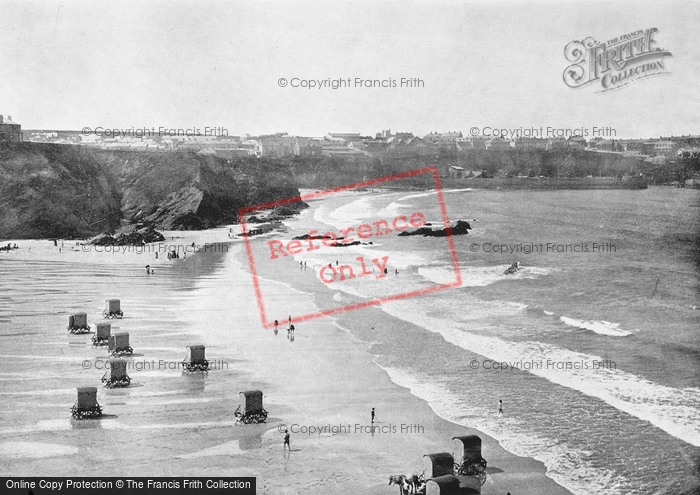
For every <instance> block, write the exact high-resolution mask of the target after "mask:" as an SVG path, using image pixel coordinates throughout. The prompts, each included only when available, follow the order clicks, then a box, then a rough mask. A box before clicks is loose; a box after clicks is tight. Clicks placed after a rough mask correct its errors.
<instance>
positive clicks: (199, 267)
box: [0, 187, 700, 495]
mask: <svg viewBox="0 0 700 495" xmlns="http://www.w3.org/2000/svg"><path fill="white" fill-rule="evenodd" d="M307 202H308V203H309V205H310V208H308V209H306V210H304V211H303V212H302V213H301V214H300V215H297V216H296V217H294V218H291V219H288V220H285V222H284V225H283V228H282V229H281V230H279V229H278V230H277V231H275V232H272V233H268V234H264V235H261V236H259V237H252V238H251V241H252V242H251V245H252V246H253V249H252V253H251V254H253V257H251V258H250V259H251V260H253V258H255V259H257V260H262V259H263V257H265V256H267V257H268V258H269V257H270V256H271V255H270V250H269V249H268V248H269V242H270V241H272V240H274V239H282V240H284V241H285V242H287V241H288V240H290V239H291V238H292V237H295V236H302V235H304V234H306V233H308V232H310V231H313V230H316V231H319V233H321V234H323V233H325V231H328V232H336V233H338V232H339V230H340V229H347V228H348V227H354V228H355V229H357V228H358V227H359V226H360V225H362V224H365V223H369V224H370V226H371V227H373V226H374V222H379V221H381V220H386V221H387V225H389V227H390V229H391V230H392V232H391V233H386V230H385V229H384V228H382V229H381V230H380V232H382V235H377V231H376V229H375V228H372V236H371V237H368V238H366V239H359V240H360V241H361V242H362V243H364V244H359V245H353V246H347V247H327V246H323V244H322V243H321V242H320V241H318V240H316V241H315V244H314V245H316V246H319V249H313V250H311V251H309V250H307V249H308V247H309V246H308V241H302V242H301V243H300V244H301V247H302V248H303V249H302V250H301V251H299V252H297V254H294V255H291V254H290V255H289V256H288V257H285V259H286V261H287V262H291V257H292V256H293V258H294V262H295V263H297V264H298V265H299V267H300V269H299V273H300V274H303V275H304V280H305V281H306V283H305V284H299V283H297V282H296V281H291V282H290V284H291V285H292V286H293V287H294V288H295V289H296V290H301V291H307V292H309V294H312V295H314V294H315V295H316V296H318V295H323V296H324V297H317V298H316V301H317V307H318V309H319V310H325V311H331V312H334V313H333V315H332V318H333V319H334V321H335V324H336V325H337V326H338V327H340V328H342V329H345V330H347V331H348V332H351V333H354V334H355V335H356V336H357V337H358V338H359V339H361V340H363V341H365V342H366V343H367V352H369V353H370V354H371V355H372V356H373V359H374V360H375V362H376V363H377V365H379V366H380V367H382V368H383V369H384V370H386V372H387V374H388V375H389V377H390V378H391V380H393V381H394V382H395V383H396V384H397V385H400V386H402V387H406V388H408V389H409V390H410V392H411V393H412V394H414V395H415V396H417V397H420V398H422V399H424V400H425V401H426V402H427V403H428V404H429V405H430V407H431V408H432V409H433V410H434V411H435V413H436V414H437V415H439V416H440V417H442V418H445V419H447V420H449V421H452V422H454V423H457V424H461V425H466V426H469V427H473V428H476V429H478V430H480V431H482V432H484V433H485V434H487V435H490V436H492V437H493V438H495V439H496V440H498V441H499V442H500V443H501V445H502V446H503V447H504V448H505V449H507V450H509V451H511V452H513V453H515V454H518V455H522V456H528V457H532V458H535V459H538V460H539V461H541V462H542V463H543V464H544V465H545V467H546V470H547V474H548V476H550V477H551V478H552V479H554V480H555V481H556V482H558V483H559V484H561V485H562V486H564V487H566V488H567V489H569V490H570V491H571V492H573V493H575V494H581V495H583V494H592V493H595V494H602V495H617V494H640V495H641V494H644V495H649V494H659V495H662V494H663V495H678V494H689V493H698V487H700V339H699V338H698V329H699V328H700V291H699V288H700V278H699V277H698V275H699V271H698V268H699V260H700V253H699V246H700V239H699V233H700V191H697V190H684V189H674V188H662V187H651V188H649V189H647V190H604V191H603V190H601V191H597V190H585V191H573V190H564V191H502V190H478V189H477V190H470V189H459V190H445V191H439V190H431V191H407V190H402V191H400V190H389V189H375V190H373V191H353V190H349V191H343V192H338V191H334V192H330V193H328V194H324V195H322V196H319V197H318V198H316V199H309V200H308V201H307ZM415 213H420V214H422V215H423V216H424V217H425V221H426V222H428V223H430V227H431V228H434V229H438V228H442V227H443V226H444V223H445V221H449V222H450V224H451V225H455V224H456V222H457V221H458V220H464V221H467V222H468V223H469V224H470V226H471V230H470V231H469V233H468V234H467V235H460V236H453V237H451V238H450V237H423V236H407V237H404V236H398V235H397V231H396V230H395V229H394V226H393V221H394V219H398V221H397V226H398V227H399V228H402V227H404V226H406V225H407V224H406V220H408V219H410V217H411V215H412V214H415ZM403 217H406V218H405V219H403ZM235 228H237V227H234V229H235ZM407 230H409V231H411V230H414V229H413V227H410V226H409V227H408V229H407ZM228 231H229V229H228V228H224V229H218V230H212V231H205V232H199V233H189V234H188V235H187V236H181V237H179V238H178V236H179V235H180V234H178V233H166V234H167V236H168V239H167V240H168V242H170V243H173V244H178V245H180V244H182V245H187V244H189V243H191V242H192V241H193V239H195V240H196V241H197V242H198V243H203V242H204V241H206V240H208V239H211V240H212V241H214V240H221V239H224V240H227V239H228V238H229V237H228V234H229V232H228ZM349 233H350V234H351V235H353V234H352V231H351V232H349ZM193 236H194V237H193ZM356 238H357V237H356ZM239 241H240V239H239ZM18 242H19V241H18ZM370 243H371V244H370ZM19 244H21V245H22V246H21V247H22V249H25V250H28V249H29V248H31V249H32V250H31V251H30V252H29V253H27V252H25V251H22V253H23V254H22V258H21V259H20V258H17V257H16V256H17V255H14V254H12V253H4V254H0V274H1V276H0V290H1V293H0V378H1V380H0V398H1V399H2V400H3V403H4V406H3V408H1V409H0V420H1V422H2V427H0V433H2V435H3V437H5V436H6V435H7V437H6V438H7V439H10V440H12V441H7V442H3V443H2V444H1V445H0V458H3V459H5V458H6V459H14V461H13V462H16V459H17V456H19V457H20V459H26V460H27V462H29V461H30V460H32V459H36V456H37V455H39V456H42V457H47V458H49V457H50V458H56V457H57V456H65V458H66V459H70V458H71V457H70V456H74V455H76V451H77V450H76V449H77V448H78V447H81V445H83V444H84V445H88V443H85V442H98V444H99V443H100V442H105V441H107V442H118V441H119V439H120V438H121V437H120V435H121V433H120V432H123V431H126V430H125V429H129V428H132V429H133V428H141V430H139V431H143V433H144V435H146V439H145V440H144V441H142V442H141V443H140V444H139V448H140V449H142V451H141V452H142V455H141V456H139V457H138V462H139V463H143V464H144V465H146V466H147V465H148V463H149V462H155V460H156V459H160V458H161V457H162V452H161V450H159V448H160V447H158V446H159V445H161V444H163V442H165V440H163V439H161V438H160V437H159V435H161V434H165V433H167V431H168V428H178V427H179V426H178V425H180V424H182V423H187V424H189V423H192V421H193V420H192V417H193V413H192V411H189V409H187V408H188V407H189V406H188V404H189V402H188V401H195V400H198V401H201V400H207V401H209V402H210V403H211V404H212V408H211V410H210V411H207V415H206V417H200V416H198V420H197V421H200V422H202V424H212V425H214V424H220V417H221V415H222V414H224V413H225V411H226V410H228V409H227V407H228V405H227V404H225V403H224V402H225V401H222V400H221V397H222V394H224V395H226V394H225V391H227V390H229V388H230V385H229V384H228V382H227V380H232V379H234V378H235V373H234V371H233V370H228V371H227V370H222V371H220V372H219V374H212V378H211V379H210V380H208V381H207V382H206V383H205V382H202V383H198V382H194V381H193V382H192V383H188V384H187V386H185V385H183V384H182V383H181V382H182V376H181V373H180V371H178V370H176V371H173V372H170V371H169V370H166V371H165V372H163V371H160V370H154V371H148V372H143V373H141V375H139V376H146V375H147V376H148V377H151V378H152V380H141V382H143V383H136V384H135V385H134V387H133V390H132V396H134V397H137V398H139V397H140V402H139V403H138V404H137V405H132V404H126V405H125V401H124V399H123V397H122V395H121V392H109V391H107V392H102V393H103V394H104V403H103V406H105V407H106V408H107V410H109V411H112V412H114V411H117V412H118V413H121V414H120V417H119V418H118V420H112V421H111V422H103V423H104V426H102V427H101V428H102V430H97V429H94V428H93V429H91V430H89V431H88V430H85V431H84V432H82V433H83V434H84V436H81V437H80V438H84V440H81V442H82V443H81V444H80V445H78V446H72V445H71V446H65V445H63V444H62V443H60V442H58V441H56V442H54V443H52V440H51V438H53V437H52V435H55V432H56V431H58V430H63V429H70V428H75V426H71V423H70V422H69V421H68V419H67V418H68V414H69V413H68V408H67V406H66V404H70V403H72V402H73V401H74V397H75V386H78V385H90V384H92V385H94V384H95V383H98V381H99V376H101V375H102V373H103V370H101V369H100V370H94V369H87V370H83V369H81V367H80V366H79V359H84V356H88V357H89V356H100V355H102V354H104V351H101V350H93V349H92V348H91V346H90V344H89V342H88V339H87V338H85V337H84V336H83V337H80V336H76V337H70V338H66V337H65V332H66V331H65V325H66V324H67V317H68V315H69V314H70V313H71V311H74V310H76V309H82V308H84V309H86V310H87V311H88V312H89V313H90V314H91V315H92V314H95V313H98V312H99V311H101V308H102V307H103V305H104V299H106V298H108V297H112V296H114V295H119V294H122V295H124V297H125V298H127V299H128V301H127V302H128V304H127V307H125V308H124V309H125V313H127V314H126V315H125V318H124V320H113V324H114V326H113V330H119V329H128V330H130V331H131V332H132V334H133V336H134V337H133V338H134V341H135V342H136V344H135V345H136V346H137V347H138V352H140V353H142V354H143V355H145V356H146V357H148V356H151V355H158V356H160V357H162V358H163V359H165V360H166V361H168V362H177V361H178V360H181V359H182V357H183V356H184V349H185V346H186V345H188V344H190V343H191V339H192V337H191V336H190V332H191V328H192V327H193V326H194V327H196V329H197V330H201V331H202V332H203V335H204V334H205V333H206V332H207V331H208V330H207V329H206V328H200V327H201V325H199V326H197V325H198V324H197V322H196V321H195V322H194V323H193V322H192V321H190V320H191V319H192V318H194V317H196V315H188V314H184V312H183V311H182V309H181V308H182V307H185V306H187V307H190V306H192V305H200V302H197V301H199V299H197V298H196V295H197V294H196V292H197V290H201V289H202V287H204V288H209V289H210V290H211V291H214V292H216V291H220V292H221V294H224V293H227V292H226V291H227V290H228V289H227V287H228V286H230V281H229V280H221V277H220V276H219V275H217V273H218V271H222V270H223V269H222V265H221V263H222V262H230V261H231V260H230V259H229V257H230V254H231V253H229V255H226V256H224V254H222V255H217V256H214V257H203V256H193V255H190V256H188V257H187V258H186V259H182V260H179V261H180V262H179V263H170V262H169V261H167V260H163V259H162V256H161V258H158V259H155V257H154V254H153V253H151V254H149V255H148V259H149V260H150V263H151V265H152V267H155V270H156V274H155V275H154V276H150V275H149V276H147V275H146V274H145V270H144V268H143V262H142V260H143V259H145V258H144V257H143V256H140V255H138V254H134V255H128V256H127V255H124V256H121V255H115V256H114V257H113V258H108V259H110V260H112V261H109V262H108V263H107V262H105V259H107V258H106V257H105V256H106V255H105V254H104V253H95V252H89V253H84V252H81V251H84V248H83V246H80V245H77V244H75V243H71V244H69V243H67V242H66V244H65V246H61V245H60V244H59V245H58V246H53V245H52V244H51V243H49V242H48V241H24V242H19ZM57 250H60V251H59V252H57ZM222 260H223V261H222ZM372 260H376V262H375V261H372ZM384 260H385V261H384ZM245 261H246V260H245V258H244V257H243V256H241V258H240V259H239V260H238V262H239V263H240V264H241V265H243V266H245V264H246V263H245ZM516 261H518V262H519V263H520V270H519V271H517V272H516V273H515V274H512V275H506V274H504V272H505V270H506V269H507V268H508V267H509V266H511V265H512V264H513V263H514V262H516ZM361 262H362V263H364V264H365V270H364V272H369V271H370V270H372V271H373V273H371V274H367V275H360V274H361V273H362V272H363V271H362V269H361ZM377 263H378V264H379V265H381V266H382V267H385V268H386V270H387V273H386V274H384V271H383V269H382V270H380V268H379V265H378V264H377ZM384 263H385V265H384ZM205 265H206V266H205ZM258 266H259V267H260V275H261V276H271V277H272V278H274V277H275V276H277V277H285V276H286V275H285V273H287V272H286V271H279V273H275V270H274V266H275V265H274V263H272V262H268V263H261V264H259V265H258ZM344 266H345V267H349V268H342V267H344ZM270 267H272V268H270ZM350 269H352V270H353V275H354V276H351V275H350ZM135 270H139V273H140V271H141V270H143V271H144V273H143V276H142V277H138V278H135V277H134V276H133V273H132V272H134V271H135ZM263 272H264V273H263ZM334 273H335V276H334V275H333V274H334ZM340 273H343V274H344V276H343V277H341V276H340ZM342 278H344V279H342ZM280 281H281V282H288V281H285V280H280ZM268 285H269V284H268ZM261 296H262V298H261V300H263V301H264V300H268V301H269V300H271V299H270V298H268V299H265V298H266V296H268V297H269V296H270V295H269V294H265V293H262V294H261ZM271 297H272V298H274V294H273V295H272V296H271ZM192 298H194V299H192ZM220 304H223V302H222V301H219V300H216V299H215V300H212V301H211V302H210V305H211V307H209V306H207V307H206V308H203V309H201V311H210V312H211V313H212V314H214V313H215V311H216V308H217V307H218V305H220ZM352 305H355V306H354V307H358V306H357V305H371V307H370V308H366V309H359V310H358V309H350V308H349V307H352ZM258 309H259V308H258ZM268 309H269V308H268ZM370 310H371V311H374V312H376V313H377V314H380V315H382V318H376V323H374V324H373V325H372V327H371V328H360V327H361V326H366V327H369V326H370V324H371V323H367V322H368V321H371V320H367V318H366V314H365V313H366V312H367V311H370ZM250 311H257V309H256V308H253V307H251V308H250ZM363 312H364V313H363ZM136 314H138V315H139V318H138V319H134V315H136ZM361 314H364V315H365V317H363V318H360V315H361ZM294 316H295V318H296V317H299V316H300V315H294ZM313 316H314V315H313V314H312V315H311V317H313ZM91 321H92V320H91ZM298 326H299V329H300V332H303V322H300V323H299V324H298ZM59 335H61V336H59ZM224 344H225V343H222V344H221V346H219V347H220V348H219V347H217V346H216V345H212V347H211V348H209V347H208V348H207V352H208V356H210V359H216V357H217V355H226V352H224V351H225V349H224V347H225V346H224ZM226 345H228V344H226ZM222 346H223V347H222ZM209 353H210V354H209ZM217 353H218V354H217ZM93 361H94V360H93ZM37 363H38V364H39V365H37ZM88 364H89V363H88ZM217 377H218V378H217ZM156 378H158V380H157V381H156V380H155V379H156ZM214 378H216V380H214ZM192 380H194V378H193V379H192ZM137 381H138V380H137ZM152 381H153V382H154V383H151V382H152ZM139 387H141V388H139ZM229 392H230V391H229ZM192 394H195V395H192ZM197 394H198V395H197ZM229 395H230V394H229ZM499 400H501V401H502V409H503V413H502V414H500V413H499V412H498V408H499V402H498V401H499ZM178 401H179V402H178ZM175 402H177V404H179V405H178V407H179V408H180V409H177V410H176V411H175V412H173V413H171V414H170V415H167V414H166V415H164V413H163V408H164V407H169V408H173V407H175V406H174V403H175ZM214 406H216V407H214ZM57 408H65V410H63V409H61V410H63V411H64V412H63V413H61V414H62V416H61V418H60V419H56V410H57ZM110 425H112V426H110ZM120 425H121V426H120ZM153 425H158V428H155V427H154V426H153ZM93 430H94V431H93ZM198 431H199V430H198V429H192V432H190V431H189V430H187V431H183V432H181V433H180V434H181V435H184V436H183V438H184V439H186V440H188V441H189V440H191V441H193V442H194V441H196V436H195V435H198V434H199V433H197V432H198ZM187 435H192V436H191V437H190V436H187ZM166 443H167V442H166ZM81 448H82V447H81ZM446 449H449V447H446ZM483 454H484V457H486V458H487V460H488V452H484V453H483ZM420 455H422V453H419V456H418V458H420ZM54 462H60V461H54ZM105 462H106V461H105ZM491 465H494V464H493V463H491V464H490V466H491ZM86 466H87V465H86ZM496 467H497V466H496ZM84 472H85V473H86V474H89V472H90V471H89V468H88V467H86V468H85V471H84Z"/></svg>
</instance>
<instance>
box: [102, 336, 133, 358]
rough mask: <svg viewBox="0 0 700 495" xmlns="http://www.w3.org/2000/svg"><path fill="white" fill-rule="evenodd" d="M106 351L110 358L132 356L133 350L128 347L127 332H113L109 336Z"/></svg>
mask: <svg viewBox="0 0 700 495" xmlns="http://www.w3.org/2000/svg"><path fill="white" fill-rule="evenodd" d="M108 351H109V354H110V355H112V356H124V355H127V354H133V352H134V350H133V349H132V348H131V346H130V345H129V332H114V333H113V334H111V335H110V336H109V341H108Z"/></svg>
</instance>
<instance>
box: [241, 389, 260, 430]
mask: <svg viewBox="0 0 700 495" xmlns="http://www.w3.org/2000/svg"><path fill="white" fill-rule="evenodd" d="M239 395H240V396H241V403H240V405H239V406H238V407H237V408H236V410H235V411H234V413H233V415H234V416H235V417H236V418H238V421H239V422H241V423H244V424H250V423H263V422H264V421H265V420H266V419H267V411H266V410H265V408H264V407H263V393H262V391H261V390H247V391H245V392H241V393H240V394H239Z"/></svg>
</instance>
